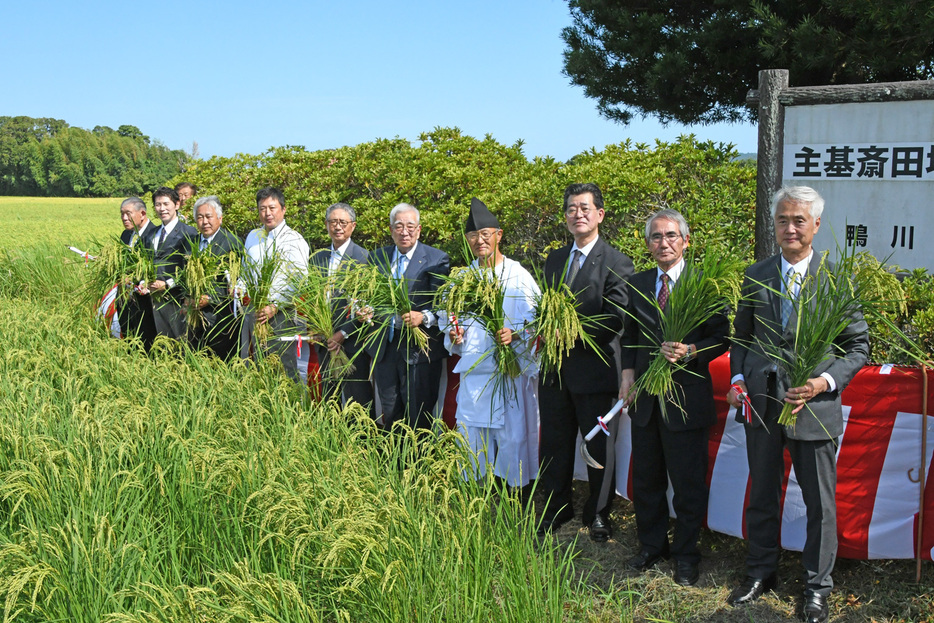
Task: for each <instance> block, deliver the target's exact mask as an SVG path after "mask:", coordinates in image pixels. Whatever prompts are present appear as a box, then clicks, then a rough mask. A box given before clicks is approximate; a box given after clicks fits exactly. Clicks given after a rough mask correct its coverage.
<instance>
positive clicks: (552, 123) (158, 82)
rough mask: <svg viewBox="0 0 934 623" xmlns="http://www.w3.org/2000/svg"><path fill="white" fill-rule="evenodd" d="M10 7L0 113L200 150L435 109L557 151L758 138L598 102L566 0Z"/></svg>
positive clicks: (366, 132)
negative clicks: (582, 80) (575, 49)
mask: <svg viewBox="0 0 934 623" xmlns="http://www.w3.org/2000/svg"><path fill="white" fill-rule="evenodd" d="M0 21H2V23H3V24H4V29H3V30H4V36H3V37H2V38H0V58H2V59H4V60H3V88H2V89H0V115H26V116H31V117H55V118H58V119H64V120H65V121H67V122H68V123H69V124H71V125H73V126H79V127H83V128H88V129H90V128H93V127H94V126H95V125H107V126H110V127H112V128H117V127H118V126H120V125H122V124H130V125H135V126H137V127H139V128H140V129H141V130H142V131H143V132H144V133H145V134H147V135H149V136H151V137H152V138H154V139H159V140H161V141H162V142H163V143H165V144H166V145H168V146H170V147H172V148H175V149H186V150H187V149H190V148H191V145H192V141H197V142H198V145H199V148H200V152H201V156H202V157H207V156H210V155H214V154H217V155H225V156H230V155H233V154H235V153H237V152H245V153H259V152H262V151H264V150H266V149H267V148H269V147H272V146H279V145H304V146H305V147H307V148H308V149H324V148H329V147H339V146H342V145H355V144H358V143H361V142H366V141H372V140H374V139H376V138H392V137H396V136H399V137H403V138H406V139H409V140H412V141H414V140H415V139H416V138H417V137H418V134H419V133H421V132H425V131H428V130H431V129H432V128H434V127H436V126H457V127H459V128H461V129H462V130H463V131H464V132H465V133H466V134H469V135H471V136H476V137H483V136H484V135H486V134H491V135H492V136H493V137H494V138H495V139H497V140H498V141H500V142H501V143H506V144H512V143H514V142H515V141H517V140H520V139H521V140H523V141H524V143H525V147H524V153H525V154H526V156H528V157H532V156H545V155H550V156H554V157H555V158H558V159H559V160H566V159H568V158H570V157H571V156H573V155H575V154H577V153H580V152H582V151H585V150H587V149H590V148H591V147H596V148H597V149H602V148H603V147H604V146H605V145H608V144H612V143H618V142H620V141H622V140H625V139H626V138H631V139H632V140H634V141H639V142H648V143H652V142H653V141H654V140H655V139H661V140H673V139H675V138H676V137H677V136H678V135H680V134H684V133H693V134H695V135H696V136H697V137H698V138H700V139H703V140H713V141H722V142H729V143H733V144H735V145H736V146H737V149H738V150H739V151H740V152H752V151H755V150H756V128H755V126H753V125H752V124H732V125H731V124H723V125H714V126H697V127H691V128H687V127H685V126H680V125H676V124H671V125H669V126H668V127H663V126H661V125H660V124H659V123H657V122H655V121H654V120H652V119H646V120H638V119H637V120H635V121H634V122H633V123H632V124H630V125H629V126H621V125H619V124H616V123H613V122H610V121H607V120H605V119H603V118H601V117H600V116H599V115H598V114H597V111H596V107H595V105H594V102H593V101H592V100H589V99H587V98H586V97H584V94H583V90H582V89H581V88H579V87H575V86H572V85H571V84H570V82H569V80H568V78H567V77H565V76H564V75H563V74H562V73H561V68H562V55H561V54H562V51H563V49H564V44H563V42H562V41H561V37H560V32H561V29H562V28H563V27H564V26H567V25H569V24H570V17H569V13H568V8H567V3H566V2H565V1H564V0H516V1H509V0H500V1H487V0H473V1H472V2H444V1H435V2H430V1H422V0H415V1H409V2H403V3H395V2H377V1H370V0H344V1H341V2H321V1H318V0H308V1H306V2H278V1H267V2H240V1H238V0H233V1H229V2H212V3H202V2H198V1H196V0H192V1H190V2H175V1H169V2H161V3H136V2H119V3H117V2H89V3H77V2H64V1H61V2H48V1H42V0H37V1H34V2H5V3H4V6H3V8H0ZM750 86H754V85H750Z"/></svg>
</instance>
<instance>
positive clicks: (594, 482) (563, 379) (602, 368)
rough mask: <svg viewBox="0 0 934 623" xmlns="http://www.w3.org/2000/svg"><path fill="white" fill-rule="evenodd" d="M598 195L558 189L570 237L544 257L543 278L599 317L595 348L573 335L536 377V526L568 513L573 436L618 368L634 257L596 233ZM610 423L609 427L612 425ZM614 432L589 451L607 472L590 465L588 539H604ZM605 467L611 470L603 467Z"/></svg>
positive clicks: (589, 189)
mask: <svg viewBox="0 0 934 623" xmlns="http://www.w3.org/2000/svg"><path fill="white" fill-rule="evenodd" d="M604 215H605V213H604V210H603V194H602V193H601V192H600V187H599V186H597V185H596V184H571V185H570V186H568V187H567V189H565V191H564V217H565V222H566V224H567V228H568V231H570V232H571V234H572V235H573V236H574V242H573V243H572V244H569V245H567V246H565V247H563V248H561V249H558V250H556V251H553V252H552V253H550V254H549V255H548V258H547V259H546V260H545V279H546V280H547V281H548V283H549V284H550V285H551V286H552V287H555V286H556V285H557V284H558V283H560V282H561V281H562V280H563V281H564V282H565V283H566V284H567V285H568V286H569V287H570V288H571V290H572V291H573V292H574V295H575V297H576V299H577V309H578V313H579V314H582V315H585V316H601V320H600V324H599V327H597V328H596V329H594V330H593V331H592V332H591V333H592V336H591V337H592V338H593V341H594V342H595V343H596V345H597V349H596V350H595V349H591V348H589V347H587V346H586V345H584V344H583V343H582V342H581V341H578V342H577V343H576V344H575V345H574V348H573V349H572V350H571V352H570V353H569V354H568V356H567V357H566V358H565V360H564V363H563V364H562V366H561V370H560V371H559V372H558V373H549V374H544V375H542V377H541V379H540V381H539V414H540V415H541V449H540V452H541V465H542V467H541V474H540V476H539V483H540V484H541V486H542V489H543V491H544V493H545V494H546V495H549V494H550V498H549V500H548V502H547V505H546V507H545V509H544V511H543V513H542V521H541V524H540V528H539V532H540V533H545V532H548V531H550V530H557V529H558V528H560V527H561V526H562V525H563V524H565V523H567V522H568V521H570V520H571V519H573V517H574V507H573V503H572V500H571V483H572V480H573V477H574V458H575V450H576V447H575V444H576V440H577V434H578V432H580V433H581V434H582V435H584V434H586V433H587V432H589V431H590V430H591V429H592V428H593V427H594V426H596V425H597V419H598V418H599V417H600V416H602V415H604V414H605V413H606V412H607V411H609V410H610V408H611V407H612V406H613V404H614V403H615V402H616V400H617V398H616V397H617V394H618V390H619V378H620V376H619V375H620V369H619V363H618V359H617V356H618V354H619V339H618V338H619V333H620V331H622V329H623V318H624V315H625V312H624V310H625V308H626V304H627V302H628V300H629V298H628V294H627V289H626V279H628V278H629V276H630V275H632V272H633V266H632V260H631V259H629V258H628V257H626V256H625V255H623V254H622V253H620V252H619V251H617V250H616V249H614V248H613V247H611V246H610V245H609V244H607V243H606V242H605V241H604V240H603V239H602V238H601V237H600V223H602V222H603V218H604ZM616 421H617V420H613V422H614V424H613V425H612V430H613V431H614V432H615V429H616V425H615V422H616ZM614 437H615V435H610V437H609V438H607V437H605V436H603V435H599V436H597V437H596V438H594V440H593V441H591V442H590V443H589V444H588V446H587V450H588V452H589V453H590V455H591V457H593V459H594V460H596V461H597V462H598V463H600V464H601V465H604V466H605V467H606V469H605V470H600V469H594V468H592V467H591V468H588V470H587V475H588V480H589V487H590V495H589V496H588V498H587V501H586V502H585V503H584V509H583V514H582V516H581V520H582V523H583V524H584V525H585V526H589V528H590V538H591V539H592V540H594V541H597V542H604V541H607V540H608V539H609V538H610V535H611V534H612V527H611V525H610V518H609V511H610V501H611V500H612V499H613V496H614V495H615V486H614V480H615V478H614V468H613V466H612V464H608V462H607V455H608V453H610V456H611V457H612V454H611V453H612V444H613V440H614ZM607 472H609V473H607Z"/></svg>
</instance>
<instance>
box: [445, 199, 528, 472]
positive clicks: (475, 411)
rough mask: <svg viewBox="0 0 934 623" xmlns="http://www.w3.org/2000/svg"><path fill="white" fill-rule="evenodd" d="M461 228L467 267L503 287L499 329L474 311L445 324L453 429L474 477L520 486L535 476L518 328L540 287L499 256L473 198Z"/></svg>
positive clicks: (491, 225) (487, 219)
mask: <svg viewBox="0 0 934 623" xmlns="http://www.w3.org/2000/svg"><path fill="white" fill-rule="evenodd" d="M464 230H465V232H466V236H467V244H468V245H470V250H471V252H472V253H473V254H474V256H475V257H476V258H477V259H476V260H474V262H473V264H471V269H472V270H477V271H482V272H483V273H485V274H488V275H489V274H490V272H492V275H490V276H491V277H492V276H495V278H496V279H497V280H498V282H499V287H500V288H502V289H503V292H504V296H503V309H502V312H503V320H504V323H503V324H504V326H501V327H497V328H495V332H494V328H492V327H488V326H485V325H484V322H483V321H481V320H480V319H479V318H476V317H473V316H467V317H466V318H460V319H458V322H457V323H456V324H455V323H454V322H453V321H452V323H451V326H450V330H449V331H448V334H447V336H446V337H445V341H444V343H445V346H446V347H447V349H448V350H449V351H450V352H451V353H452V354H457V355H460V360H459V361H458V362H457V366H456V367H455V368H454V372H456V373H458V374H460V382H459V383H458V387H457V428H458V430H460V431H461V432H462V433H463V434H464V437H465V438H466V440H467V443H468V444H469V447H470V450H471V452H473V453H474V454H475V455H476V457H477V462H476V463H475V464H474V465H473V466H472V467H473V468H474V473H475V475H476V476H478V477H482V476H483V475H485V474H486V472H487V470H488V469H490V470H492V472H493V473H494V474H495V475H496V476H497V477H499V478H502V479H503V480H504V481H505V482H506V484H507V485H508V486H510V487H524V486H525V485H527V484H529V481H530V480H531V479H533V478H535V477H536V476H537V475H538V396H537V391H536V389H537V385H538V368H537V366H536V365H535V361H534V358H533V355H532V352H531V348H532V347H531V345H530V344H529V343H528V342H527V341H526V339H525V337H526V335H525V332H524V331H523V329H524V328H525V325H526V323H529V322H531V321H532V319H533V317H534V315H535V298H536V296H537V295H538V294H539V293H540V292H539V289H538V284H536V283H535V279H534V278H533V277H532V275H530V274H529V271H527V270H526V269H525V268H523V267H522V265H520V264H519V262H516V261H514V260H511V259H509V258H508V257H505V256H504V255H503V254H502V252H501V251H500V242H501V241H502V239H503V230H502V229H500V226H499V220H498V219H497V218H496V217H495V216H494V215H493V213H492V212H490V210H489V209H488V208H487V207H486V205H485V204H484V203H483V202H482V201H480V200H479V199H477V198H476V197H474V198H473V199H471V201H470V215H469V216H468V217H467V223H466V225H465V227H464ZM497 343H499V344H502V345H503V346H506V347H508V348H510V349H511V350H513V352H514V353H515V356H516V359H517V361H518V374H517V375H516V376H515V377H511V376H507V375H498V372H497V361H496V354H495V352H496V348H497Z"/></svg>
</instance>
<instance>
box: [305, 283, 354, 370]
mask: <svg viewBox="0 0 934 623" xmlns="http://www.w3.org/2000/svg"><path fill="white" fill-rule="evenodd" d="M337 282H338V278H337V274H335V275H334V276H331V277H329V276H328V275H327V274H326V273H325V272H323V271H321V270H318V269H316V268H314V267H312V268H311V269H310V270H309V271H308V274H307V275H304V276H303V277H302V279H301V280H300V281H298V283H296V284H295V285H294V292H295V299H294V302H295V311H296V312H297V313H298V315H299V316H302V317H303V318H304V319H305V322H306V324H307V326H308V331H309V333H310V334H311V336H312V339H313V340H315V341H317V342H318V343H320V344H325V345H326V344H327V341H328V339H330V337H331V336H332V335H334V333H335V331H336V330H337V326H338V325H337V323H338V322H339V321H340V319H341V318H342V317H343V316H344V314H345V313H346V312H345V310H341V309H337V310H335V309H333V308H332V297H335V296H338V295H339V292H338V289H337ZM335 316H336V317H335ZM353 370H354V367H353V363H352V362H351V361H350V358H349V357H348V356H347V353H346V352H345V351H344V349H343V348H338V349H336V350H332V351H329V357H328V365H327V367H326V368H325V369H324V370H323V371H322V372H323V375H324V378H325V379H327V380H330V381H338V380H340V379H342V378H343V377H345V376H346V375H347V374H349V373H351V372H353Z"/></svg>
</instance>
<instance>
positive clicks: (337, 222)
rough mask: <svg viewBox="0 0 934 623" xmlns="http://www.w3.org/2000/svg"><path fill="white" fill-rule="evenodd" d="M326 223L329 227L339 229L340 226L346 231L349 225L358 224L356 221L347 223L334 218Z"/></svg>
mask: <svg viewBox="0 0 934 623" xmlns="http://www.w3.org/2000/svg"><path fill="white" fill-rule="evenodd" d="M326 223H327V224H328V227H337V226H338V225H340V226H341V227H342V228H345V229H346V228H347V226H348V225H350V224H351V223H356V221H345V220H344V219H342V218H332V219H328V220H327V221H326Z"/></svg>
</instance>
